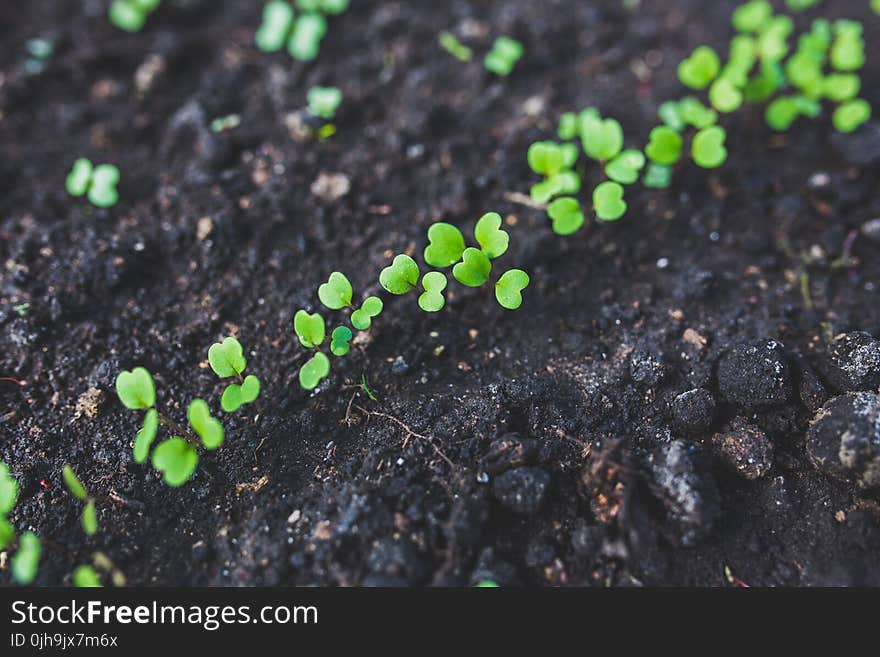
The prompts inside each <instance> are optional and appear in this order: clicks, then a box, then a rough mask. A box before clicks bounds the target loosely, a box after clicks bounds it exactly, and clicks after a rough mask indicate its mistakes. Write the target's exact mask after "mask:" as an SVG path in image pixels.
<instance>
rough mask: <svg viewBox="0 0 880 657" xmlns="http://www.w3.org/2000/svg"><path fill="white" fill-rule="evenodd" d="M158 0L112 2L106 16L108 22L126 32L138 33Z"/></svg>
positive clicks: (114, 0)
mask: <svg viewBox="0 0 880 657" xmlns="http://www.w3.org/2000/svg"><path fill="white" fill-rule="evenodd" d="M159 3H160V0H113V2H111V3H110V9H109V10H108V12H107V16H108V18H109V19H110V22H111V23H113V25H115V26H116V27H118V28H119V29H120V30H125V31H126V32H140V30H141V28H142V27H143V26H144V23H146V22H147V18H148V17H149V16H150V14H152V13H153V12H154V11H155V10H156V8H157V7H158V6H159Z"/></svg>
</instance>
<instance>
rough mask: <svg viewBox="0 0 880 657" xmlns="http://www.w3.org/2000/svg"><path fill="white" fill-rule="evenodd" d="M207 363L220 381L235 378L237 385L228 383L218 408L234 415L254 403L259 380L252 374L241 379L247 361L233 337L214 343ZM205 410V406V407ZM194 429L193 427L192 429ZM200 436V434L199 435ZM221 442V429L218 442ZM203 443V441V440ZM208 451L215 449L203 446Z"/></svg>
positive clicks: (257, 392) (209, 350)
mask: <svg viewBox="0 0 880 657" xmlns="http://www.w3.org/2000/svg"><path fill="white" fill-rule="evenodd" d="M208 363H209V364H210V365H211V369H212V370H214V374H216V375H217V376H218V377H220V378H221V379H226V378H230V377H235V378H236V379H237V380H238V383H230V384H229V385H228V386H226V389H225V390H224V391H223V395H222V396H221V398H220V407H221V408H222V409H223V410H224V411H226V412H227V413H234V412H235V411H237V410H238V409H239V408H241V407H242V406H243V405H244V404H250V403H253V402H254V401H256V399H257V397H258V396H259V394H260V380H259V379H258V378H257V377H255V376H254V375H253V374H248V375H247V376H246V377H242V374H243V373H244V370H245V368H246V367H247V360H246V359H245V357H244V349H242V346H241V343H240V342H239V341H238V340H236V339H235V338H233V337H231V336H230V337H227V338H224V339H223V342H215V343H214V344H212V345H211V348H210V349H208ZM205 409H206V410H207V405H206V407H205ZM193 428H195V426H194V427H193ZM200 435H201V434H200ZM222 441H223V436H222V427H221V435H220V442H222ZM203 442H204V439H203ZM205 446H206V447H208V449H216V447H219V444H218V445H216V446H215V447H210V446H209V445H208V444H207V443H206V444H205Z"/></svg>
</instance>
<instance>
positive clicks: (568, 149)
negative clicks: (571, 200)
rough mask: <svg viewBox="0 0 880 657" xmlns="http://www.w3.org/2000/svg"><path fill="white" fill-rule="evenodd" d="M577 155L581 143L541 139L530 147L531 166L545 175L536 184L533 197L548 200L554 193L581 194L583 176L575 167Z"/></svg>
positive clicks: (555, 194)
mask: <svg viewBox="0 0 880 657" xmlns="http://www.w3.org/2000/svg"><path fill="white" fill-rule="evenodd" d="M577 158H578V151H577V146H575V145H574V144H557V143H555V142H552V141H539V142H535V143H534V144H532V145H531V146H529V151H528V154H527V159H528V163H529V167H530V168H531V169H532V171H534V172H535V173H538V174H540V175H542V176H544V180H542V181H541V182H539V183H536V184H534V185H532V188H531V190H530V191H529V195H530V196H531V197H532V200H533V201H535V202H536V203H546V202H548V201H549V200H550V199H552V198H553V197H554V196H558V195H561V194H577V193H578V192H579V191H580V189H581V178H580V176H579V175H578V174H577V173H575V171H574V170H573V167H574V165H575V163H576V162H577Z"/></svg>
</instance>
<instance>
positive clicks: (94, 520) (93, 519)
mask: <svg viewBox="0 0 880 657" xmlns="http://www.w3.org/2000/svg"><path fill="white" fill-rule="evenodd" d="M61 477H62V479H63V480H64V485H65V486H66V487H67V490H68V491H70V494H71V495H73V496H74V497H75V498H76V499H78V500H79V501H80V502H82V503H83V510H82V514H81V515H80V525H82V528H83V531H84V532H85V533H86V535H87V536H94V535H95V534H96V533H97V531H98V510H97V508H96V507H95V499H94V498H93V497H92V496H91V495H89V493H88V491H86V488H85V486H83V484H82V482H81V481H80V480H79V478H78V477H77V476H76V473H75V472H74V471H73V468H71V467H70V466H69V465H66V464H65V466H64V467H63V468H62V470H61Z"/></svg>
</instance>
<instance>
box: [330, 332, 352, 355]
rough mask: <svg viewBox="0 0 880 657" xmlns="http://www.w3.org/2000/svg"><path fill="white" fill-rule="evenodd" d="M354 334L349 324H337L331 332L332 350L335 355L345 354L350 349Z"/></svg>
mask: <svg viewBox="0 0 880 657" xmlns="http://www.w3.org/2000/svg"><path fill="white" fill-rule="evenodd" d="M353 337H354V334H353V333H352V332H351V329H350V328H348V327H347V326H337V327H336V328H335V329H333V333H331V334H330V352H331V353H332V354H333V355H334V356H345V355H346V354H347V353H348V352H349V351H350V350H351V345H350V344H349V343H350V342H351V339H352V338H353Z"/></svg>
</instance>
